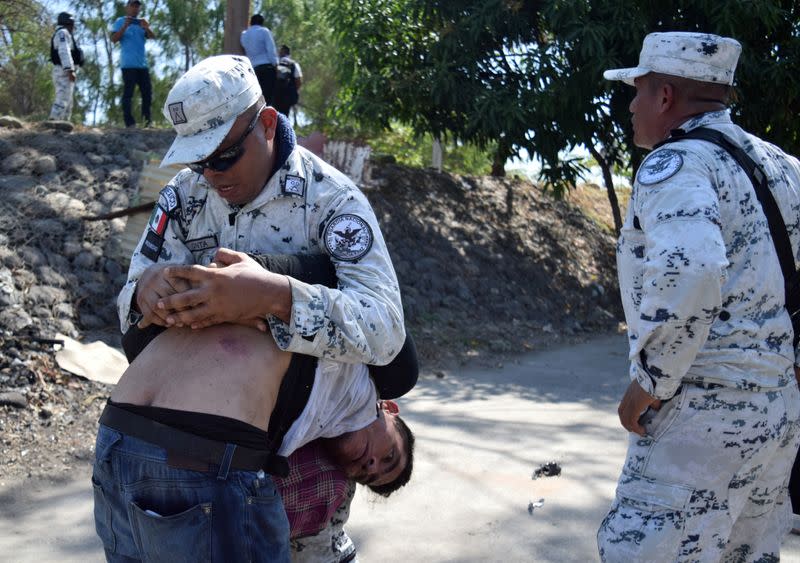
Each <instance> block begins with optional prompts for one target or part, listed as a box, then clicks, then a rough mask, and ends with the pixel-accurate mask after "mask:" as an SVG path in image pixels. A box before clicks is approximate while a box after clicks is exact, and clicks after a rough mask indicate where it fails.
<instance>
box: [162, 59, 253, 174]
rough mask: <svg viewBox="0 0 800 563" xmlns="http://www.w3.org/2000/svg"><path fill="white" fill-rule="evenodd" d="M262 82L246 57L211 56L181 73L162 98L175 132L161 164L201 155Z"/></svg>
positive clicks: (230, 124) (218, 138)
mask: <svg viewBox="0 0 800 563" xmlns="http://www.w3.org/2000/svg"><path fill="white" fill-rule="evenodd" d="M259 96H261V87H260V86H259V84H258V79H257V78H256V73H255V71H254V70H253V65H251V64H250V60H249V59H248V58H247V57H238V56H233V55H221V56H218V57H209V58H207V59H204V60H202V61H200V62H199V63H197V64H196V65H194V66H193V67H192V68H190V69H189V70H187V71H186V73H185V74H184V75H183V76H181V77H180V78H179V79H178V81H177V82H176V83H175V86H173V87H172V90H170V91H169V94H168V95H167V101H166V102H165V103H164V117H166V118H167V119H168V120H169V121H170V123H172V126H173V127H174V128H175V131H176V132H177V133H178V136H177V137H176V138H175V141H173V143H172V146H171V147H170V148H169V150H168V151H167V155H166V156H165V157H164V160H162V161H161V166H162V167H164V166H169V165H170V164H175V163H181V164H185V163H189V162H197V161H200V160H204V159H205V158H207V157H208V156H210V155H211V154H212V153H213V152H214V151H215V150H217V147H219V145H220V143H221V142H222V140H223V139H224V138H225V136H226V135H227V134H228V133H229V132H230V130H231V128H232V127H233V123H234V122H235V121H236V118H237V117H239V116H240V115H242V114H243V113H244V112H245V111H247V108H249V107H250V106H252V105H253V104H255V103H256V101H258V98H259Z"/></svg>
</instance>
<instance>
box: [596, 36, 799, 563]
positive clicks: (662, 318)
mask: <svg viewBox="0 0 800 563" xmlns="http://www.w3.org/2000/svg"><path fill="white" fill-rule="evenodd" d="M740 52H741V45H740V44H739V42H737V41H735V40H734V39H730V38H727V37H719V36H716V35H708V34H703V33H682V32H669V33H652V34H650V35H648V36H647V37H645V39H644V45H643V47H642V51H641V55H640V58H639V64H638V66H636V67H634V68H624V69H615V70H608V71H606V72H605V74H604V76H605V78H606V79H608V80H622V81H624V82H626V83H627V84H630V85H633V86H635V87H636V96H635V98H634V99H633V101H632V102H631V104H630V112H631V113H632V114H633V117H632V122H633V131H634V142H635V143H636V145H637V146H640V147H643V148H647V149H653V150H652V152H651V153H650V155H649V156H648V157H647V158H646V159H645V160H644V162H642V164H641V166H640V167H639V170H638V172H637V174H636V180H635V182H634V186H633V191H632V193H631V199H630V204H629V207H628V212H627V216H626V219H625V221H624V224H623V227H622V230H621V234H620V239H619V243H618V246H617V266H618V273H619V282H620V291H621V294H622V302H623V305H624V308H625V317H626V320H627V323H628V339H629V346H630V352H629V358H630V362H631V363H630V379H631V383H630V385H629V387H628V389H627V391H626V392H625V394H624V396H623V398H622V400H621V402H620V405H619V409H618V412H619V417H620V421H621V423H622V425H623V426H624V427H625V429H627V430H628V431H629V432H630V435H629V436H630V440H629V445H628V454H627V458H626V460H625V463H624V465H623V468H622V475H621V477H620V479H619V482H618V484H617V491H616V499H615V501H614V503H613V505H612V507H611V510H610V511H609V513H608V515H607V516H606V518H605V519H604V520H603V522H602V524H601V526H600V530H599V532H598V536H597V539H598V547H599V551H600V556H601V559H602V560H603V561H607V562H622V561H625V562H628V561H648V562H661V561H663V562H666V561H670V562H674V561H777V560H778V559H779V557H780V545H781V540H782V538H783V536H784V534H785V533H786V532H787V531H788V524H789V518H790V516H791V511H790V506H789V502H788V496H787V488H786V485H787V482H788V480H789V470H790V468H791V467H792V462H793V460H794V457H795V452H796V451H797V448H798V443H799V442H800V432H798V424H800V423H799V422H798V419H799V418H800V393H798V387H797V382H796V380H795V377H794V372H793V366H794V364H795V363H796V361H797V360H796V349H795V345H794V343H793V336H794V331H793V328H792V322H791V318H790V315H789V312H788V309H787V306H786V296H787V293H786V290H785V287H784V275H783V273H782V267H781V261H782V259H781V256H784V255H785V254H784V253H783V252H781V251H780V250H779V246H776V242H775V240H776V239H777V238H779V236H780V235H782V236H784V237H786V236H787V235H788V238H789V239H790V240H787V245H786V246H788V247H789V258H790V259H791V258H794V262H797V261H798V258H800V255H798V249H800V162H798V160H797V159H796V158H794V157H792V156H789V155H787V154H786V153H784V152H783V151H782V150H781V149H779V148H778V147H776V146H774V145H771V144H769V143H767V142H765V141H763V140H761V139H759V138H758V137H756V136H754V135H751V134H749V133H747V132H746V131H744V130H742V129H741V128H740V127H738V126H737V125H735V124H734V123H733V122H732V121H731V116H730V110H729V109H728V108H727V104H728V100H729V96H730V93H731V85H732V83H733V76H734V70H735V68H736V63H737V61H738V59H739V54H740ZM720 134H721V135H722V136H724V137H725V138H727V139H723V138H722V137H721V135H720ZM710 139H714V140H710ZM739 162H742V163H743V164H742V165H740V164H739ZM753 163H755V164H756V165H757V167H758V168H760V172H759V173H755V172H750V173H748V172H747V171H746V169H749V170H751V171H753V170H755V168H749V165H750V164H753ZM745 165H747V167H746V166H745ZM759 178H761V179H759ZM757 194H759V195H758V197H757ZM769 194H771V201H773V202H774V203H775V204H776V207H777V208H778V209H777V211H776V214H778V215H780V216H782V218H783V221H784V223H785V225H784V226H783V227H782V229H774V228H773V227H772V225H771V221H772V219H770V217H775V213H772V212H771V209H770V207H769V205H767V204H766V203H763V204H762V202H765V201H768V199H769V198H768V197H766V196H768V195H769ZM762 196H764V197H762ZM773 209H774V208H773ZM789 295H791V294H789ZM789 300H790V301H791V297H790V299H789Z"/></svg>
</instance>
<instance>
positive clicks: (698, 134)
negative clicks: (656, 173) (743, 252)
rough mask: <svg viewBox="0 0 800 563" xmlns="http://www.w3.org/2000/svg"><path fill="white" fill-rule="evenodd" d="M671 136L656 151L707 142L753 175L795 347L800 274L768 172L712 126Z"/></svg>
mask: <svg viewBox="0 0 800 563" xmlns="http://www.w3.org/2000/svg"><path fill="white" fill-rule="evenodd" d="M670 135H671V136H670V137H669V138H668V139H666V140H664V141H661V142H660V143H658V144H657V145H656V146H655V147H653V149H654V150H655V149H657V148H659V147H661V146H663V145H666V144H668V143H674V142H677V141H681V140H683V139H698V140H700V141H707V142H709V143H713V144H715V145H717V146H718V147H720V148H722V149H724V150H725V151H727V152H728V154H730V155H731V156H732V157H733V159H734V160H735V161H736V162H737V163H738V164H739V166H741V167H742V169H743V170H744V171H745V173H746V174H747V177H748V178H750V182H751V183H752V184H753V188H754V189H755V192H756V198H757V199H758V201H759V203H760V204H761V208H762V210H763V211H764V215H765V216H766V217H767V225H768V226H769V233H770V235H771V236H772V242H773V244H774V245H775V251H776V252H777V254H778V260H779V261H780V263H781V272H783V290H784V293H785V303H786V310H787V311H788V312H789V316H790V317H791V319H792V328H793V329H794V346H795V347H797V343H798V342H800V275H798V272H797V267H796V266H795V262H794V254H793V252H792V244H791V241H790V240H789V232H788V231H787V230H786V223H785V222H784V220H783V216H782V215H781V211H780V208H779V207H778V204H777V202H776V201H775V198H774V197H773V195H772V192H771V191H770V190H769V187H768V186H767V175H766V174H765V173H764V171H763V170H762V169H761V167H760V166H759V165H758V164H756V162H755V161H754V160H753V159H752V158H750V155H748V154H747V153H746V152H745V151H744V150H743V149H742V148H741V147H740V146H739V145H737V144H736V143H734V142H733V141H731V140H730V139H729V138H728V137H727V136H725V135H724V134H723V133H721V132H720V131H717V130H716V129H710V128H708V127H698V128H697V129H692V130H690V131H684V130H683V129H673V130H672V131H671V132H670Z"/></svg>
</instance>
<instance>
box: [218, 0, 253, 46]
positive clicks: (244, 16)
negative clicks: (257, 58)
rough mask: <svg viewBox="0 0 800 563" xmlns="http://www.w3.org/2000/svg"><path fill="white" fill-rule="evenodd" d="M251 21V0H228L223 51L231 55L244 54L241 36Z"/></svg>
mask: <svg viewBox="0 0 800 563" xmlns="http://www.w3.org/2000/svg"><path fill="white" fill-rule="evenodd" d="M249 21H250V1H249V0H228V2H227V5H226V6H225V35H224V37H223V39H222V51H223V52H224V53H227V54H229V55H243V54H244V51H242V46H241V45H240V44H239V37H240V36H241V34H242V31H244V30H245V28H246V27H247V24H248V22H249Z"/></svg>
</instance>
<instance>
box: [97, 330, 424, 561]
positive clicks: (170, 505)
mask: <svg viewBox="0 0 800 563" xmlns="http://www.w3.org/2000/svg"><path fill="white" fill-rule="evenodd" d="M296 358H297V359H298V360H300V359H301V358H302V357H300V356H297V357H296ZM293 362H295V359H294V358H293V357H292V355H291V354H290V353H288V352H282V351H281V350H279V349H278V347H277V346H276V345H275V342H274V341H273V340H272V337H271V335H270V334H269V333H268V332H267V333H265V332H261V331H259V330H256V329H254V328H250V327H246V326H242V325H230V324H224V325H215V326H212V327H208V328H204V329H200V330H192V329H188V328H172V329H169V330H166V331H164V332H163V333H161V334H160V335H159V336H158V337H156V338H155V339H154V340H153V341H152V342H151V343H150V344H149V345H148V346H147V348H145V350H144V351H143V352H142V353H140V354H139V356H138V357H137V358H136V359H135V360H134V361H133V363H132V364H131V365H130V367H129V368H128V370H127V371H126V372H125V374H124V375H123V377H122V379H120V382H119V384H118V385H117V387H116V389H115V390H114V392H113V394H112V396H111V399H110V402H109V405H108V406H107V408H106V410H105V411H104V413H103V416H102V417H101V420H100V423H101V425H100V428H99V431H98V437H97V448H96V462H95V467H94V474H93V484H94V488H95V523H96V527H97V532H98V534H99V535H100V537H101V539H102V540H103V543H104V546H105V549H106V557H107V559H108V560H109V561H131V560H156V561H181V560H185V561H198V560H208V559H210V560H213V561H234V560H235V561H238V560H251V561H288V560H289V553H288V538H289V530H288V523H287V520H286V515H285V513H284V510H283V506H282V504H281V501H280V496H279V495H278V494H277V492H276V490H275V486H274V484H273V482H272V479H271V477H270V475H269V473H270V472H273V473H275V472H279V471H280V464H281V461H282V459H283V458H281V457H279V456H278V455H276V450H277V448H278V444H276V443H275V442H274V440H273V439H272V438H271V437H270V435H269V434H268V430H269V428H270V417H271V415H272V413H273V411H274V410H275V408H276V404H277V403H276V401H277V397H278V394H279V390H280V388H281V384H282V382H283V380H284V375H285V374H286V373H287V371H288V374H289V375H288V376H287V377H301V376H302V375H303V370H307V369H308V368H307V367H302V365H301V363H300V362H297V363H293ZM315 369H316V379H315V381H314V387H313V389H312V391H311V393H310V395H309V399H308V401H307V405H306V408H305V409H304V410H303V413H302V415H301V416H300V417H299V418H298V419H297V420H296V421H295V422H294V423H293V424H292V426H291V428H289V431H288V432H287V433H286V436H285V438H284V440H283V446H282V447H281V448H280V454H282V455H289V454H290V453H291V451H293V449H296V448H297V447H300V446H301V445H303V444H305V443H307V442H309V441H311V440H313V439H315V438H318V437H332V436H339V437H338V438H334V439H331V440H329V441H328V442H327V444H328V446H329V451H330V453H331V454H332V457H333V459H334V460H336V462H337V463H338V464H339V465H340V466H341V468H342V470H343V471H344V472H345V473H346V474H347V475H348V476H349V477H351V478H354V479H356V480H357V481H359V482H361V483H365V484H369V485H371V486H376V487H380V486H383V485H386V484H389V483H393V482H397V481H398V479H401V478H403V476H404V473H406V469H407V466H408V465H409V463H408V459H409V456H408V450H407V444H408V438H407V435H406V434H405V432H404V430H403V428H404V426H405V425H404V424H403V423H402V421H401V420H400V419H399V417H398V409H397V405H396V404H395V403H393V402H391V401H380V402H378V401H377V394H376V392H375V386H374V384H373V383H372V381H371V380H370V378H369V374H368V372H367V369H366V367H365V366H363V365H360V364H343V363H339V362H331V361H325V360H320V361H319V365H318V366H317V367H316V368H315ZM271 441H272V443H271ZM407 479H408V476H407V475H405V480H406V481H407Z"/></svg>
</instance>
